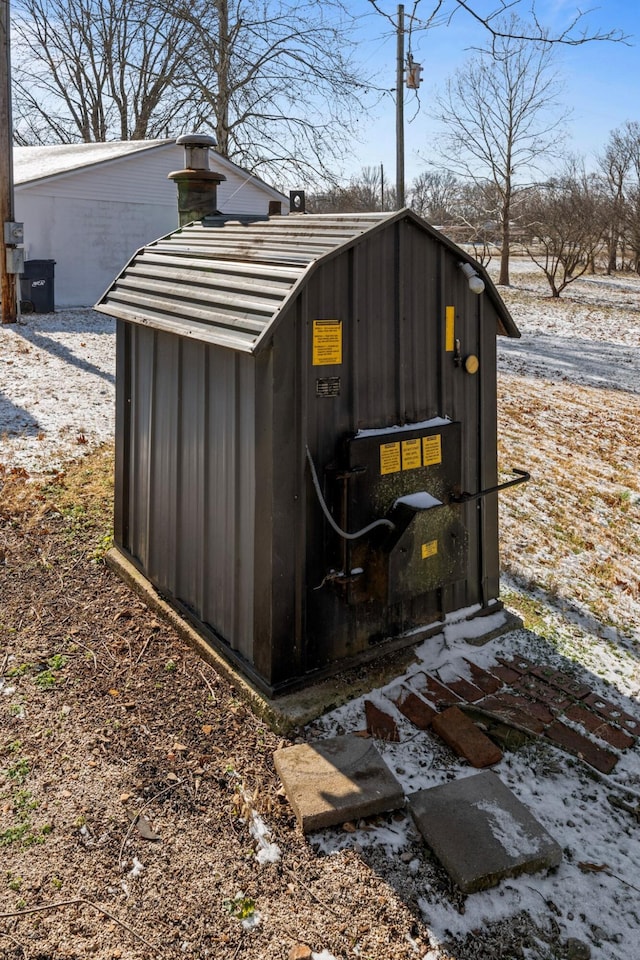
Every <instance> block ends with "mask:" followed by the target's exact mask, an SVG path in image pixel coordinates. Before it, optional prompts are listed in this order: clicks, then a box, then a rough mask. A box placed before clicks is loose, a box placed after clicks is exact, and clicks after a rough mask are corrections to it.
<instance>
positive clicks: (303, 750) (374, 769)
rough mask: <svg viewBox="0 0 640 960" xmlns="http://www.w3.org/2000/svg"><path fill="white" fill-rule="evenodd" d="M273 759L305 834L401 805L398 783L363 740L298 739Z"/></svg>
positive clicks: (375, 752)
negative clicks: (299, 740)
mask: <svg viewBox="0 0 640 960" xmlns="http://www.w3.org/2000/svg"><path fill="white" fill-rule="evenodd" d="M273 759H274V762H275V766H276V770H277V772H278V776H279V777H280V779H281V780H282V784H283V786H284V789H285V793H286V795H287V798H288V800H289V803H290V804H291V806H292V807H293V810H294V812H295V815H296V817H297V818H298V823H299V824H300V826H301V827H302V829H303V831H304V832H305V833H310V832H311V831H312V830H321V829H322V828H323V827H332V826H335V825H336V824H339V823H345V822H346V821H347V820H356V819H358V818H359V817H368V816H373V815H374V814H376V813H385V812H386V811H388V810H397V809H398V808H399V807H402V806H404V793H403V791H402V787H401V786H400V784H399V783H398V781H397V780H396V778H395V777H394V776H393V774H392V773H391V771H390V770H389V768H388V766H387V765H386V763H385V762H384V760H383V759H382V757H381V756H380V754H379V753H378V750H377V748H376V746H375V744H374V742H373V741H372V740H369V739H367V738H363V737H355V736H344V737H332V738H330V739H327V740H316V741H314V742H312V743H300V744H296V745H295V746H293V747H285V748H284V749H282V750H276V752H275V753H274V755H273Z"/></svg>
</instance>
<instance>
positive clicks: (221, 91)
mask: <svg viewBox="0 0 640 960" xmlns="http://www.w3.org/2000/svg"><path fill="white" fill-rule="evenodd" d="M218 16H219V27H218V49H219V63H218V70H217V74H218V97H217V104H216V141H217V145H216V151H217V152H218V153H220V154H221V155H222V156H223V157H228V156H229V99H230V96H231V95H230V93H229V66H230V65H229V56H230V50H229V6H228V0H218Z"/></svg>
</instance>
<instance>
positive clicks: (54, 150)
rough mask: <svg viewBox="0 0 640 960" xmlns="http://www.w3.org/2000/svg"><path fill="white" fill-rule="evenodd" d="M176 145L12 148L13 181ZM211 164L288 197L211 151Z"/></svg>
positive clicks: (23, 181) (115, 143)
mask: <svg viewBox="0 0 640 960" xmlns="http://www.w3.org/2000/svg"><path fill="white" fill-rule="evenodd" d="M175 146H176V140H175V137H170V138H167V139H164V140H113V141H110V142H108V143H52V144H47V145H46V146H34V147H14V148H13V181H14V184H15V185H16V186H21V185H23V184H28V183H33V182H34V181H37V180H46V179H47V178H49V177H59V176H64V175H65V174H69V173H73V172H74V171H75V170H83V169H85V168H86V167H91V166H95V165H96V164H98V163H107V162H111V161H114V160H122V159H124V158H126V157H128V156H131V155H133V154H136V153H143V152H145V151H148V150H157V149H159V148H163V147H164V148H167V147H175ZM211 165H212V167H213V168H214V169H215V167H219V168H220V169H221V170H222V171H225V172H229V171H231V172H234V173H236V174H238V175H239V176H241V177H242V178H243V179H248V180H249V181H250V182H252V183H254V184H255V185H256V186H259V187H261V188H262V189H263V190H264V191H266V192H267V193H268V194H269V195H270V196H271V197H272V198H273V199H275V200H285V201H287V200H288V198H287V197H285V196H284V194H282V193H280V191H279V190H276V189H275V187H272V186H270V185H269V184H268V183H265V181H264V180H262V179H261V178H260V177H258V176H256V175H255V174H254V173H250V172H249V171H247V170H245V169H243V168H242V167H239V166H238V164H236V163H234V162H233V161H232V160H228V159H227V158H226V157H222V156H220V154H217V153H214V152H213V151H212V153H211Z"/></svg>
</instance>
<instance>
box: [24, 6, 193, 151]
mask: <svg viewBox="0 0 640 960" xmlns="http://www.w3.org/2000/svg"><path fill="white" fill-rule="evenodd" d="M14 21H15V33H16V40H15V44H14V58H13V59H14V76H15V81H14V85H15V106H14V112H15V117H16V127H17V130H18V138H19V139H21V140H22V141H23V142H47V141H51V140H57V141H63V142H64V141H74V140H82V141H84V142H92V141H101V140H108V139H114V138H119V139H121V140H140V139H144V138H146V137H154V136H159V135H163V134H166V131H167V130H168V129H169V128H170V127H171V126H172V125H173V123H174V122H175V117H176V115H179V114H180V112H181V110H182V109H184V106H185V102H188V98H187V100H185V97H184V94H183V93H181V92H180V85H181V83H182V81H183V80H184V73H183V71H182V58H183V57H184V56H185V55H186V53H187V51H188V50H189V49H190V45H191V43H192V35H193V31H192V29H191V27H190V25H189V24H188V23H186V22H185V21H184V20H183V19H182V18H180V17H179V16H176V15H175V14H172V13H170V12H168V11H166V10H163V9H161V8H159V7H157V6H154V5H152V4H149V3H147V2H140V0H129V2H127V3H124V4H123V3H121V2H119V0H18V3H17V5H16V15H15V17H14Z"/></svg>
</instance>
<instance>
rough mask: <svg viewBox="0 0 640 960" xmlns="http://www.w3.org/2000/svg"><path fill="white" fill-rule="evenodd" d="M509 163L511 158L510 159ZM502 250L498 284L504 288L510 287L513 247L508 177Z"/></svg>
mask: <svg viewBox="0 0 640 960" xmlns="http://www.w3.org/2000/svg"><path fill="white" fill-rule="evenodd" d="M508 162H510V161H509V158H508ZM501 213H502V223H501V225H500V226H501V233H502V250H501V251H500V276H499V277H498V283H499V284H500V286H502V287H509V286H510V283H509V248H510V246H511V177H510V176H507V179H506V183H505V190H504V201H503V204H502V211H501Z"/></svg>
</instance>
